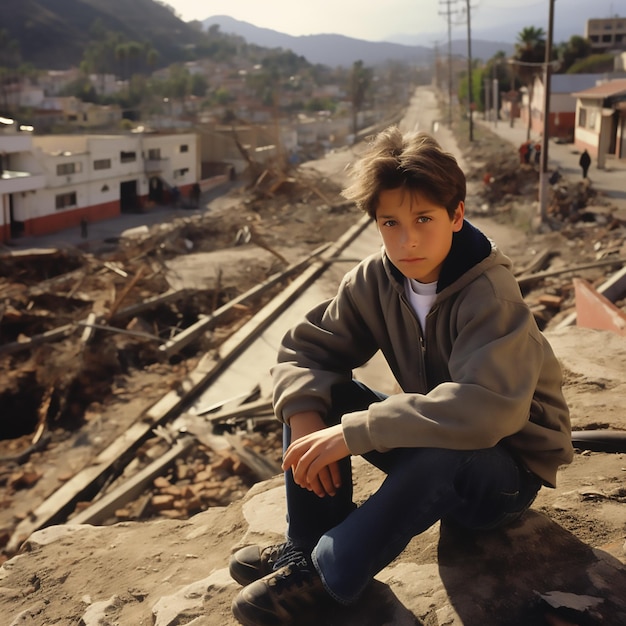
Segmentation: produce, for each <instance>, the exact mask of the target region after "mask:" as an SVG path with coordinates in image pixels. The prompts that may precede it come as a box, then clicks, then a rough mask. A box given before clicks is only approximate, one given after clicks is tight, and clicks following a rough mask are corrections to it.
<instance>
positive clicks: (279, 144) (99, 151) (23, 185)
mask: <svg viewBox="0 0 626 626" xmlns="http://www.w3.org/2000/svg"><path fill="white" fill-rule="evenodd" d="M211 34H212V35H213V36H214V37H217V38H219V39H218V41H222V40H223V38H224V37H226V39H228V36H226V35H223V34H221V33H220V32H219V27H216V26H214V27H212V31H211ZM1 41H6V37H4V38H1ZM581 42H582V43H581ZM545 44H546V41H545V32H544V31H543V29H536V28H534V27H529V28H527V29H525V31H523V32H522V33H520V40H519V41H518V42H517V44H516V45H517V52H516V55H514V56H513V57H511V58H509V59H507V58H505V57H504V55H503V53H499V54H498V55H496V56H495V57H493V58H492V59H489V60H486V61H482V60H477V62H476V67H475V70H474V80H473V82H476V80H475V79H476V77H477V76H478V75H479V74H480V76H482V77H483V78H482V80H480V82H479V88H478V89H477V91H476V93H475V94H473V98H471V99H470V100H469V101H468V97H467V78H468V77H467V65H466V61H465V60H463V59H461V58H456V57H447V58H446V57H445V56H443V55H441V54H440V53H438V54H437V55H436V58H435V61H434V64H431V65H430V66H428V67H420V68H403V69H402V68H400V67H396V68H394V67H393V66H387V67H385V66H381V67H378V68H368V67H364V66H363V64H362V63H359V62H355V64H354V66H353V67H352V68H351V70H350V71H343V72H334V73H333V72H327V73H326V75H324V76H323V78H321V79H320V77H319V76H318V77H317V78H314V75H313V73H312V72H311V70H310V68H308V67H307V66H306V65H302V64H301V63H295V64H294V63H293V59H290V58H287V59H283V60H282V62H283V63H285V64H286V67H282V68H281V67H280V66H277V68H274V70H272V69H271V67H269V68H268V66H269V62H267V63H266V62H265V61H263V60H261V62H256V60H247V59H239V58H238V57H236V56H230V57H229V58H228V59H226V60H215V59H211V58H206V59H199V60H196V61H189V62H186V63H184V64H177V65H174V66H170V67H164V68H161V69H157V70H154V71H149V66H148V65H146V66H145V67H144V70H145V72H146V73H145V74H132V67H131V65H132V64H131V63H130V61H131V60H132V59H133V58H136V57H137V55H138V54H139V53H138V52H137V51H136V50H135V57H133V50H134V49H133V48H132V46H130V44H129V45H128V46H127V48H124V47H122V48H121V52H124V54H123V55H122V56H121V59H122V61H123V60H124V59H127V62H126V63H120V65H119V68H120V69H119V72H118V73H117V74H112V73H93V72H92V73H89V72H88V69H86V68H88V67H89V64H87V65H85V67H81V69H79V68H69V69H67V70H48V71H46V70H40V71H37V72H33V71H31V72H29V73H26V72H18V71H12V72H11V71H7V72H5V74H4V75H3V78H2V81H1V83H0V91H1V94H0V95H1V98H2V99H1V101H0V171H1V172H2V178H1V183H0V194H1V195H0V197H1V199H2V201H1V207H0V208H1V210H0V241H1V242H3V243H4V244H10V243H11V242H12V241H13V242H15V241H18V242H19V238H20V237H23V236H37V235H42V234H46V233H51V232H55V231H58V230H62V229H67V228H71V227H74V228H76V229H79V228H82V229H85V228H88V225H89V224H91V223H93V222H97V221H100V220H106V219H109V218H111V217H114V216H115V215H119V214H121V213H125V212H137V211H149V210H150V207H151V206H155V205H162V204H174V205H179V204H180V205H187V206H194V205H195V204H196V203H197V198H198V197H199V194H201V193H203V192H206V191H209V190H210V189H212V188H213V187H215V186H216V185H219V184H221V183H222V182H224V180H228V179H229V178H230V179H232V178H235V177H238V176H241V175H248V176H250V175H251V176H255V175H256V176H258V175H260V174H261V173H262V171H263V169H264V166H265V165H266V164H274V165H275V164H279V168H281V169H283V170H288V169H289V166H290V165H293V164H297V163H299V162H302V161H306V160H309V159H311V158H317V157H319V156H321V155H323V154H324V153H327V152H328V151H329V150H333V149H336V148H339V147H342V146H345V145H349V144H351V143H352V142H354V141H355V139H356V138H357V136H359V135H360V136H363V135H364V134H367V132H368V129H369V128H371V127H372V126H373V125H374V124H377V123H379V122H381V120H385V119H393V118H394V116H396V115H397V114H398V113H399V112H400V111H401V110H402V108H403V107H404V106H405V103H406V102H407V99H408V94H409V93H411V90H412V88H413V86H414V85H415V84H418V83H420V82H422V83H424V82H425V83H432V84H434V85H436V87H438V88H439V89H440V91H441V93H442V95H443V96H444V97H447V101H448V102H447V104H446V107H447V108H448V109H449V111H450V119H449V120H448V121H449V122H451V120H452V111H453V110H454V112H455V113H454V114H455V115H458V114H461V115H463V114H467V111H468V110H471V115H472V116H474V115H475V116H480V117H481V118H482V119H490V120H494V121H498V120H500V122H501V123H503V124H504V123H506V124H511V125H513V124H515V125H518V126H520V125H521V126H523V127H525V128H528V137H527V138H528V139H529V138H530V134H531V133H532V134H533V135H534V136H540V135H541V134H542V132H543V129H544V126H546V119H547V128H548V132H549V136H550V137H551V138H557V139H558V140H559V141H563V142H569V143H572V144H573V146H574V147H575V149H577V150H579V151H580V152H582V151H583V150H585V149H586V150H588V152H589V154H590V155H591V158H592V159H593V160H594V162H596V164H597V166H598V167H599V168H603V167H605V165H606V163H607V161H608V162H610V161H611V160H614V159H623V158H626V150H625V146H626V132H625V128H626V122H625V115H626V114H625V113H624V109H623V101H624V98H625V97H626V73H625V72H624V66H625V64H626V53H625V52H624V51H623V49H624V47H625V46H626V19H622V18H619V17H615V18H605V19H592V20H588V22H587V23H586V24H581V35H580V36H578V37H573V38H572V41H571V42H570V44H571V45H570V46H569V47H568V46H565V45H564V46H563V54H565V53H567V54H568V55H569V57H568V58H569V61H567V63H568V64H569V66H570V67H571V66H572V63H573V61H574V60H579V59H576V57H572V55H575V54H576V51H577V49H576V47H575V46H574V44H576V46H578V47H579V48H580V49H579V50H578V52H579V54H585V55H587V57H586V58H587V59H591V60H594V59H595V60H596V61H597V59H598V57H599V56H600V57H601V59H602V61H601V65H600V67H602V68H603V71H601V72H598V71H596V72H591V71H579V72H577V73H557V72H556V71H555V72H551V73H550V76H551V78H550V85H549V97H548V98H547V99H546V88H545V85H544V82H545V75H544V72H543V70H542V67H543V64H542V58H541V55H542V54H544V50H545ZM121 52H120V54H121ZM146 54H147V56H148V57H149V51H148V52H147V53H146ZM284 54H285V55H287V56H288V54H289V53H288V52H285V53H284ZM565 56H567V55H565ZM2 58H5V59H6V58H8V57H7V55H6V54H3V55H2V56H0V59H2ZM564 58H565V57H564ZM270 60H271V59H270ZM266 61H267V59H266ZM272 62H273V63H275V64H276V63H279V62H281V61H280V59H278V60H276V59H274V60H273V61H272ZM564 63H565V61H563V60H561V61H560V65H559V63H557V65H556V66H555V67H557V66H558V67H562V66H563V64H564ZM290 64H291V66H293V69H292V68H291V67H290ZM134 66H136V67H137V66H138V63H137V62H136V61H135V63H134ZM91 67H92V68H95V67H97V66H96V65H94V64H92V65H91ZM590 67H594V66H593V64H592V65H590ZM147 68H148V69H147ZM292 71H293V73H292ZM148 72H149V73H148ZM272 72H274V74H272ZM272 76H274V78H272ZM511 76H513V80H511ZM407 78H408V80H407ZM147 80H150V81H152V83H154V84H160V85H161V90H160V91H159V89H155V90H154V95H152V96H151V99H150V102H149V105H148V104H145V103H144V105H142V106H141V107H140V108H139V109H133V110H128V109H126V110H125V109H123V107H122V106H121V105H120V104H99V103H98V102H105V101H107V100H111V99H112V98H113V99H114V98H115V97H116V96H120V94H130V92H131V90H133V89H137V85H136V84H135V83H137V81H140V83H139V84H147V83H146V81H147ZM141 81H143V82H141ZM159 81H160V82H159ZM175 81H178V83H180V81H182V82H183V83H184V84H185V85H187V86H186V87H185V86H183V87H180V88H174V87H172V83H174V82H175ZM178 83H177V84H178ZM355 84H356V85H360V87H355ZM77 85H80V88H81V90H83V91H84V92H88V93H89V94H90V97H89V98H88V99H81V98H80V97H78V96H77V95H62V94H64V93H65V94H67V93H69V92H70V91H71V88H72V86H74V87H76V86H77ZM167 85H169V89H170V90H169V91H168V90H167V89H165V87H164V86H167ZM263 90H265V95H264V96H261V94H262V93H264V92H263ZM268 90H269V91H268ZM159 93H161V94H163V93H164V94H167V95H158V94H159ZM268 98H269V99H268ZM546 104H547V106H548V112H547V118H546V115H545V114H544V111H545V110H546Z"/></svg>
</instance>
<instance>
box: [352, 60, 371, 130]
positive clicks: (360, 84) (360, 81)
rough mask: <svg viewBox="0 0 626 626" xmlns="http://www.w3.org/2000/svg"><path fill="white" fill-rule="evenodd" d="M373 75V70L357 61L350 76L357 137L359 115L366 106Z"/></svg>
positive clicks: (353, 122) (353, 123)
mask: <svg viewBox="0 0 626 626" xmlns="http://www.w3.org/2000/svg"><path fill="white" fill-rule="evenodd" d="M372 78H373V73H372V70H371V68H368V67H365V66H364V65H363V61H360V60H359V61H355V62H354V65H353V66H352V73H351V74H350V83H349V93H350V102H351V104H352V133H353V134H354V136H355V137H356V135H357V131H358V130H359V129H358V122H357V119H358V115H359V111H361V110H362V108H363V105H364V104H365V99H366V97H367V93H368V91H369V89H370V86H371V84H372Z"/></svg>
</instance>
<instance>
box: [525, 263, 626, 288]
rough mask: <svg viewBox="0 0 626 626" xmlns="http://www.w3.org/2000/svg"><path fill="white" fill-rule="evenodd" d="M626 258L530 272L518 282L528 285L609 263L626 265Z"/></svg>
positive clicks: (604, 265)
mask: <svg viewBox="0 0 626 626" xmlns="http://www.w3.org/2000/svg"><path fill="white" fill-rule="evenodd" d="M625 263H626V259H623V258H615V259H603V260H602V261H594V262H593V263H583V264H581V265H572V266H571V267H562V268H560V269H558V270H546V271H545V272H537V273H536V274H529V275H528V276H519V277H518V278H517V282H518V283H519V285H520V287H525V286H528V285H530V284H532V283H534V282H537V281H539V280H543V279H544V278H550V277H551V276H559V275H560V274H567V273H569V272H580V271H582V270H588V269H593V268H596V267H607V266H609V265H624V264H625Z"/></svg>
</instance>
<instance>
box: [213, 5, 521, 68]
mask: <svg viewBox="0 0 626 626" xmlns="http://www.w3.org/2000/svg"><path fill="white" fill-rule="evenodd" d="M202 25H203V26H204V28H205V29H208V28H210V27H211V26H214V25H218V26H219V29H220V31H221V32H222V33H225V34H233V35H238V36H240V37H243V38H244V39H245V40H246V41H247V42H248V43H250V44H256V45H258V46H263V47H265V48H283V49H285V50H292V51H293V52H294V53H295V54H297V55H300V56H303V57H305V58H306V60H307V61H309V62H310V63H314V64H321V65H328V66H331V67H334V66H343V67H349V66H352V64H353V63H354V62H355V61H363V63H364V64H365V65H366V66H375V65H381V64H384V63H387V62H390V61H399V62H403V63H413V64H418V65H423V64H432V62H433V54H434V51H433V45H432V40H430V39H428V38H426V37H424V44H421V45H419V44H418V45H407V44H401V43H394V42H385V41H366V40H363V39H354V38H352V37H345V36H344V35H332V34H322V35H305V36H299V37H294V36H292V35H287V34H285V33H280V32H278V31H275V30H272V29H269V28H259V27H257V26H254V25H253V24H250V23H248V22H243V21H240V20H236V19H234V18H232V17H229V16H227V15H214V16H212V17H209V18H207V19H205V20H202ZM414 38H417V37H414ZM451 48H452V54H454V55H460V56H465V55H467V40H466V39H463V40H454V41H452V42H451ZM513 49H514V42H498V41H485V40H475V39H473V38H472V57H473V58H475V59H483V60H485V61H486V60H487V59H490V58H491V57H492V56H493V55H494V54H496V53H497V52H499V51H501V50H502V51H504V52H505V53H506V54H507V55H511V54H512V53H513ZM447 53H448V50H447V44H446V46H445V50H443V49H442V50H440V54H447Z"/></svg>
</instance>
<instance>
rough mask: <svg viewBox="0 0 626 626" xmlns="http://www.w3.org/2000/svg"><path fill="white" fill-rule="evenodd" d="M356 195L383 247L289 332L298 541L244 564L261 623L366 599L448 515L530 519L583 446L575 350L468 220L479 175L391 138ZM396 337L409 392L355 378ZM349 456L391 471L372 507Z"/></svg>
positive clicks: (391, 347) (492, 522)
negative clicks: (540, 315) (569, 353)
mask: <svg viewBox="0 0 626 626" xmlns="http://www.w3.org/2000/svg"><path fill="white" fill-rule="evenodd" d="M353 176H354V181H353V184H352V185H351V186H350V187H348V188H347V189H346V190H345V191H344V192H343V193H344V196H345V197H347V198H349V199H351V200H354V201H355V202H356V204H357V205H358V206H359V207H360V208H361V209H362V210H363V211H365V212H366V213H367V214H368V215H369V216H370V217H371V218H372V219H373V220H375V222H376V224H377V226H378V229H379V231H380V234H381V237H382V241H383V249H382V250H381V252H379V253H377V254H374V255H372V256H370V257H369V258H366V259H365V260H364V261H362V262H361V263H360V264H359V265H357V267H355V268H354V269H353V270H352V271H350V272H349V273H348V274H347V275H346V276H345V277H344V279H343V281H342V283H341V285H340V287H339V290H338V292H337V295H336V296H335V297H334V298H333V299H332V300H330V301H328V302H324V303H322V304H320V305H319V306H317V307H316V308H314V309H313V310H312V311H311V312H310V313H309V314H308V315H307V316H306V319H305V320H303V321H302V322H301V323H300V324H298V325H297V326H296V327H295V328H293V329H292V330H291V331H290V332H289V333H288V334H287V335H286V336H285V338H284V339H283V342H282V345H281V347H280V350H279V354H278V363H277V365H276V366H275V367H274V368H273V370H272V376H273V381H274V407H275V411H276V415H277V416H278V417H279V418H280V419H281V420H283V422H284V423H285V428H284V433H285V453H284V461H283V469H284V470H285V482H286V493H287V512H288V529H287V541H286V542H285V543H284V544H280V545H278V546H270V547H269V548H265V549H260V548H259V547H258V546H248V547H246V548H243V549H241V550H239V551H238V552H237V553H235V554H234V555H233V557H232V559H231V563H230V572H231V575H232V577H233V578H234V579H235V580H237V581H238V582H240V583H241V584H244V585H246V586H245V587H244V589H242V591H241V592H240V593H239V595H238V596H237V597H236V598H235V600H234V602H233V613H234V615H235V617H236V618H237V619H238V620H239V621H240V622H241V623H242V624H244V625H246V626H254V625H263V624H268V625H269V624H271V625H278V624H298V623H302V616H304V615H310V614H311V612H312V611H313V612H314V611H315V610H316V609H318V607H320V606H322V604H324V603H326V602H330V603H332V602H333V601H336V602H339V603H342V604H350V603H352V602H354V601H355V600H356V599H357V598H358V597H359V596H360V594H361V593H362V592H363V590H364V589H365V587H366V586H367V585H368V583H369V582H370V581H371V580H372V578H373V577H374V575H375V574H376V573H377V572H379V571H380V570H381V569H382V568H383V567H385V566H386V565H387V564H389V563H390V562H391V561H392V560H393V559H394V558H395V557H396V556H398V555H399V554H400V552H402V550H403V549H404V548H405V546H406V545H407V544H408V542H409V541H410V540H411V538H412V537H414V536H415V535H417V534H419V533H421V532H423V531H424V530H426V529H427V528H429V527H430V526H431V525H433V524H434V523H435V522H437V521H438V520H443V521H445V522H447V523H454V524H457V525H461V526H463V527H466V528H469V529H489V528H495V527H497V526H500V525H502V524H505V523H507V522H510V521H512V520H515V519H517V518H518V517H519V516H520V515H521V514H522V513H523V512H524V511H525V510H526V509H527V508H528V507H529V506H530V505H531V503H532V502H533V500H534V498H535V496H536V494H537V492H538V490H539V488H540V487H541V486H542V485H546V486H549V487H554V486H555V481H556V472H557V468H558V467H559V466H560V465H562V464H566V463H569V462H570V461H571V459H572V455H573V449H572V444H571V431H570V423H569V414H568V409H567V405H566V403H565V400H564V398H563V395H562V391H561V382H562V381H561V371H560V367H559V365H558V362H557V360H556V358H555V356H554V354H553V352H552V350H551V348H550V346H549V345H548V343H547V342H546V340H545V339H544V337H543V335H542V334H541V333H540V332H539V330H538V328H537V325H536V323H535V321H534V318H533V316H532V314H531V312H530V311H529V309H528V307H527V306H526V304H525V303H524V300H523V299H522V296H521V294H520V291H519V287H518V285H517V282H516V280H515V278H514V276H513V274H512V273H511V270H510V265H511V264H510V261H509V260H508V259H507V257H505V256H504V255H503V254H502V253H501V252H500V251H499V250H498V249H497V248H496V247H495V245H494V244H492V243H491V242H490V241H489V240H488V239H487V238H486V237H485V236H484V235H483V234H482V233H481V232H480V231H479V230H477V229H476V228H475V227H473V226H472V225H471V224H470V223H469V222H467V221H466V220H465V219H464V211H465V188H466V183H465V176H464V174H463V172H462V171H461V169H460V168H459V166H458V164H457V162H456V160H455V159H454V157H453V156H452V155H450V154H448V153H446V152H444V151H443V150H442V149H441V147H440V146H439V145H438V143H437V142H436V141H435V140H434V139H433V138H432V137H430V136H429V135H426V134H422V133H420V134H414V133H413V134H407V135H402V134H401V133H400V131H399V130H398V129H397V128H395V127H392V128H389V129H387V130H385V131H383V132H382V133H380V134H379V135H378V136H377V137H376V138H375V139H374V141H373V142H372V143H371V145H370V147H369V150H368V151H367V153H366V154H365V156H364V157H363V158H362V159H361V160H360V162H359V163H357V165H356V167H355V168H354V171H353ZM377 350H381V351H382V353H383V355H384V356H385V358H386V360H387V361H388V363H389V365H390V367H391V370H392V372H393V374H394V376H395V378H396V380H397V382H398V384H399V386H400V388H401V389H402V392H401V393H398V394H395V395H392V396H389V397H385V396H383V395H382V394H379V393H376V392H374V391H372V390H370V389H367V388H366V387H364V386H363V385H361V384H360V383H358V382H356V381H355V380H353V379H352V371H353V369H354V368H357V367H359V366H361V365H363V364H364V363H366V362H367V361H368V360H369V359H370V358H371V357H372V356H373V355H374V354H375V352H376V351H377ZM350 455H362V456H363V457H365V458H366V459H367V460H368V461H369V462H371V463H373V464H374V465H375V466H377V467H379V468H380V469H382V470H383V471H384V472H385V473H386V474H387V477H386V479H385V481H384V482H383V484H382V485H381V486H380V488H379V489H378V491H376V492H375V493H374V494H372V495H371V496H370V497H369V499H368V500H367V501H366V502H364V503H363V504H362V505H361V506H360V507H358V508H357V507H355V505H354V504H353V502H352V479H351V471H350Z"/></svg>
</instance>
